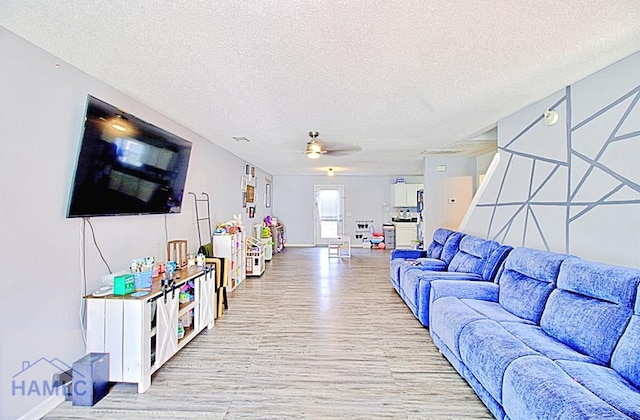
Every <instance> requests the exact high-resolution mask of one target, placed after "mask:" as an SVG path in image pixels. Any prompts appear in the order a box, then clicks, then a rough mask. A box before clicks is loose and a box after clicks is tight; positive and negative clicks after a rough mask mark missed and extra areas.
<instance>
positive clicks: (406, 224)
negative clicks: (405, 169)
mask: <svg viewBox="0 0 640 420" xmlns="http://www.w3.org/2000/svg"><path fill="white" fill-rule="evenodd" d="M423 192H424V185H423V184H409V183H405V182H404V180H402V179H397V180H396V183H395V184H393V195H392V199H393V201H392V206H393V207H394V210H395V213H392V214H393V215H392V217H391V223H387V224H385V226H383V230H384V233H385V242H386V243H387V247H388V248H415V247H416V246H418V245H419V244H420V243H422V209H423ZM387 235H388V236H389V238H388V239H389V240H387ZM391 236H393V238H391ZM391 244H393V245H394V246H390V245H391Z"/></svg>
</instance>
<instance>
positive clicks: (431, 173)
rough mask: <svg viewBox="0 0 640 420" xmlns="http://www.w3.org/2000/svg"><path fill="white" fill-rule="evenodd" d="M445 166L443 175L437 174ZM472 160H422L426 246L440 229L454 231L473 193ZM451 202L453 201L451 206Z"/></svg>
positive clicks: (449, 158)
mask: <svg viewBox="0 0 640 420" xmlns="http://www.w3.org/2000/svg"><path fill="white" fill-rule="evenodd" d="M439 166H444V167H445V168H446V170H445V171H444V172H440V171H438V167H439ZM476 183H477V170H476V159H475V158H461V157H450V156H437V155H436V156H428V157H427V158H425V160H424V227H423V235H424V238H425V243H427V244H428V243H429V242H430V241H431V238H432V237H433V231H434V230H436V229H437V228H439V227H445V228H449V229H453V230H457V229H458V226H459V224H460V221H461V220H462V218H463V217H464V214H465V212H466V210H467V208H468V207H469V203H471V200H472V198H473V193H474V191H475V190H476V188H477V187H476ZM450 199H455V203H451V202H450Z"/></svg>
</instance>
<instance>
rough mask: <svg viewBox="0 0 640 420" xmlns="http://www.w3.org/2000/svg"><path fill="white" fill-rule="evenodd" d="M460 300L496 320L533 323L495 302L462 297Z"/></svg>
mask: <svg viewBox="0 0 640 420" xmlns="http://www.w3.org/2000/svg"><path fill="white" fill-rule="evenodd" d="M462 302H463V303H464V304H466V305H467V306H469V307H470V308H471V309H473V310H474V311H476V312H478V313H479V314H481V315H484V316H485V317H486V318H488V319H490V320H493V321H497V322H522V323H525V324H533V322H531V321H529V320H526V319H522V318H518V317H517V316H515V315H514V314H512V313H511V312H509V311H507V310H506V309H504V308H503V307H502V305H500V304H499V303H497V302H488V301H486V300H477V299H462Z"/></svg>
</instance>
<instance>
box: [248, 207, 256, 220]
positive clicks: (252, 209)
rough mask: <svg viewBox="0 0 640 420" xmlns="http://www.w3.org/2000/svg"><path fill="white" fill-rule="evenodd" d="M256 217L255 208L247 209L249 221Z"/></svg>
mask: <svg viewBox="0 0 640 420" xmlns="http://www.w3.org/2000/svg"><path fill="white" fill-rule="evenodd" d="M255 216H256V208H255V207H249V219H253V218H254V217H255Z"/></svg>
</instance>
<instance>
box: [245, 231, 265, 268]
mask: <svg viewBox="0 0 640 420" xmlns="http://www.w3.org/2000/svg"><path fill="white" fill-rule="evenodd" d="M264 248H265V243H264V242H262V241H261V240H259V239H256V238H247V276H261V275H262V273H264V269H265V263H264V261H265V252H264Z"/></svg>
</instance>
